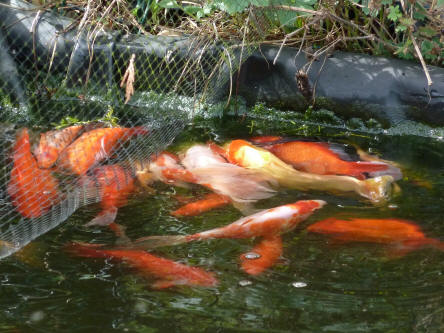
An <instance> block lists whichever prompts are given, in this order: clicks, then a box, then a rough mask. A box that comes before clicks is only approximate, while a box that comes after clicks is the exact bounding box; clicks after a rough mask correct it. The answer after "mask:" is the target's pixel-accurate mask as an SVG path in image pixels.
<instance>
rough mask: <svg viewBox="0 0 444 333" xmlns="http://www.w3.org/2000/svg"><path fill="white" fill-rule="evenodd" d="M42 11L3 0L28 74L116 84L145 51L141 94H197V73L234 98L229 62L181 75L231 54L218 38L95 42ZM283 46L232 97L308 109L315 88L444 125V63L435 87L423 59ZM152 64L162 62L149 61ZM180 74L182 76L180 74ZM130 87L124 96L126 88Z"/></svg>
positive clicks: (243, 78) (256, 63)
mask: <svg viewBox="0 0 444 333" xmlns="http://www.w3.org/2000/svg"><path fill="white" fill-rule="evenodd" d="M2 3H3V4H7V6H2V5H1V4H2ZM36 15H37V9H36V8H35V7H34V6H33V5H32V4H29V3H26V2H23V1H21V0H0V29H1V30H0V31H3V34H4V36H5V38H6V40H7V44H8V54H9V58H11V59H12V60H14V61H15V64H16V65H17V64H20V68H21V71H20V72H22V73H23V72H24V71H23V68H22V67H27V68H28V69H29V70H33V69H34V71H35V69H36V68H38V69H39V70H49V67H50V69H51V73H53V74H54V73H58V72H60V73H63V74H64V76H65V82H66V83H67V85H68V86H70V85H71V86H72V85H78V84H79V83H80V84H84V83H85V82H86V81H87V80H90V81H94V80H95V81H96V82H98V83H99V84H98V85H96V86H100V87H103V88H104V89H105V88H108V89H109V87H118V85H119V82H120V79H121V75H122V68H126V66H127V64H128V62H129V59H130V57H131V55H132V54H135V55H136V68H137V70H138V75H137V76H136V82H135V90H136V91H139V92H140V91H144V90H147V91H148V90H154V91H157V92H165V91H168V90H174V91H175V92H176V93H178V94H184V95H186V94H187V93H188V95H189V94H190V92H191V91H192V92H194V93H196V92H197V93H202V89H201V90H198V91H196V90H195V88H194V91H193V86H195V82H196V80H197V81H202V80H204V79H205V78H208V77H211V81H212V82H211V84H210V85H209V86H212V87H211V96H210V97H212V98H210V99H209V101H211V102H218V101H221V100H222V99H225V98H226V97H227V96H228V95H229V90H230V85H229V82H230V77H229V73H230V70H229V69H228V66H227V65H226V64H224V65H223V66H221V67H220V69H219V71H218V72H217V73H216V74H214V75H212V74H211V73H212V70H213V68H212V66H211V61H207V62H205V61H203V62H202V64H204V65H203V66H201V67H200V68H199V70H201V71H202V73H203V74H202V76H201V77H194V81H193V77H192V73H190V72H187V75H180V73H185V72H186V71H185V70H184V69H186V67H187V66H189V60H190V59H191V58H194V59H196V58H205V57H207V58H208V59H211V58H214V57H217V56H218V55H220V53H221V52H223V51H222V48H221V47H220V45H218V44H217V43H216V44H214V46H213V47H212V48H207V47H205V46H203V45H200V44H199V43H196V40H195V39H193V38H189V37H187V36H180V37H167V36H142V35H126V36H122V34H120V33H118V32H100V33H99V34H98V35H97V36H96V38H95V41H94V43H93V44H91V43H88V39H87V35H86V33H79V32H78V29H77V27H76V26H74V28H72V25H73V22H74V21H73V20H72V19H71V18H67V17H63V16H61V15H58V14H56V13H54V12H49V11H44V12H41V13H39V17H38V19H35V18H36ZM70 27H71V28H70ZM2 49H3V48H2ZM190 50H192V52H190ZM278 50H279V46H269V45H262V46H261V47H260V48H259V50H258V51H256V52H255V53H254V54H253V55H251V56H249V57H248V59H247V60H246V61H245V62H243V64H242V66H241V69H240V71H239V72H238V73H235V74H234V75H233V77H232V79H233V85H232V86H231V89H233V93H232V94H231V96H233V95H239V96H242V97H244V98H245V99H246V101H247V103H248V104H250V105H252V104H255V103H257V102H265V103H266V104H267V105H269V106H274V107H277V108H278V109H291V110H297V111H305V110H306V109H307V107H308V106H309V105H310V104H311V102H313V100H311V98H310V96H311V92H312V91H314V96H315V98H314V106H315V108H326V109H329V110H332V111H334V112H335V113H337V114H338V115H340V116H344V117H346V118H352V117H359V118H363V119H370V118H375V119H377V120H378V121H380V122H381V123H382V124H383V125H384V126H386V127H389V126H392V125H396V124H398V123H400V122H402V121H403V120H414V121H418V122H423V123H426V124H428V125H432V126H442V125H444V68H439V67H433V66H428V68H429V71H430V75H431V78H432V81H433V84H432V86H431V87H430V88H429V87H428V86H427V81H426V77H425V75H424V71H423V69H422V67H421V66H420V65H419V64H417V63H414V62H409V61H403V60H398V59H388V58H382V57H373V56H368V55H363V54H353V53H344V52H334V53H333V54H332V55H330V56H328V57H323V58H320V59H318V60H316V61H314V62H313V63H312V64H311V65H310V66H309V63H310V59H309V57H307V55H306V54H305V53H304V52H300V53H299V54H298V50H297V49H294V48H290V47H283V48H282V50H281V52H280V53H279V56H277V55H278ZM2 52H3V53H5V52H6V51H2ZM240 53H242V52H240V51H239V52H237V56H238V57H239V54H240ZM5 54H6V53H5ZM276 58H277V59H276ZM2 59H8V58H7V57H6V58H3V57H2ZM275 59H276V62H275V64H273V62H274V60H275ZM147 63H149V64H152V65H158V66H146V64H147ZM234 63H238V61H237V60H234ZM5 66H6V65H5ZM8 66H10V65H8ZM308 68H309V70H308ZM301 69H303V70H305V71H306V73H307V78H306V80H305V81H304V80H299V82H298V80H297V79H296V74H297V73H298V71H299V70H301ZM3 76H4V75H3ZM177 76H179V77H181V80H179V81H180V82H177V81H176V82H175V81H174V80H171V79H172V78H174V77H177ZM20 80H22V81H24V82H26V79H23V78H20V77H18V76H17V75H13V76H11V78H10V79H9V81H8V83H9V84H10V85H11V83H12V84H13V85H15V86H14V88H13V89H11V92H10V93H11V94H14V95H15V96H14V97H15V99H19V100H25V97H24V96H23V92H22V89H20V87H21V85H20V83H19V82H20ZM301 81H302V83H305V87H304V84H302V85H301ZM14 82H16V83H14ZM179 83H180V85H179ZM301 88H303V89H302V92H303V93H302V92H301ZM118 90H119V89H118ZM120 92H121V95H120V100H123V90H122V89H120ZM136 102H137V101H136ZM136 104H137V103H136Z"/></svg>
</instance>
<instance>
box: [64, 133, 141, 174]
mask: <svg viewBox="0 0 444 333" xmlns="http://www.w3.org/2000/svg"><path fill="white" fill-rule="evenodd" d="M147 133H148V130H147V129H145V128H144V127H133V128H124V127H112V128H96V129H93V130H91V131H89V132H85V133H83V134H82V135H80V137H78V138H77V139H76V140H75V141H74V142H73V143H71V144H70V145H69V146H68V147H66V148H65V149H64V150H63V151H62V152H61V153H60V155H59V159H58V161H57V166H58V167H59V168H61V169H62V170H67V171H69V172H72V173H74V174H77V175H83V174H85V173H86V171H88V170H89V169H90V168H91V167H92V166H94V165H95V164H97V163H98V162H100V161H102V160H104V159H105V158H108V157H109V156H110V155H111V153H112V152H113V150H114V149H115V148H116V147H117V144H118V143H119V142H121V143H123V142H125V141H127V140H129V139H130V138H131V137H132V136H134V135H142V134H147Z"/></svg>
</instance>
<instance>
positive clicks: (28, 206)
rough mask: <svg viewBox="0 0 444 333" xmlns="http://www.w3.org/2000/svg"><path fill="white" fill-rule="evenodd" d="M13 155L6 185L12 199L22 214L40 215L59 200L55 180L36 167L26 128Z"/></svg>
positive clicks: (26, 215) (27, 215)
mask: <svg viewBox="0 0 444 333" xmlns="http://www.w3.org/2000/svg"><path fill="white" fill-rule="evenodd" d="M12 157H13V161H14V166H13V168H12V171H11V176H10V180H9V183H8V188H7V191H8V194H9V196H10V197H11V202H12V204H13V205H14V206H15V208H16V209H17V211H18V212H19V213H20V214H21V215H22V216H23V217H27V218H35V217H39V216H41V215H42V214H44V213H46V212H47V211H49V209H50V208H51V206H53V205H54V204H55V203H57V202H58V201H59V198H60V197H59V192H58V181H57V179H56V178H54V177H53V175H52V174H51V172H50V171H49V170H42V169H39V168H38V166H37V161H36V160H35V158H34V156H33V155H32V154H31V144H30V142H29V134H28V130H27V129H26V128H25V129H23V130H22V131H21V132H20V133H19V135H18V137H17V140H16V142H15V144H14V148H13V156H12Z"/></svg>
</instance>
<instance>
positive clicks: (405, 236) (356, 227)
mask: <svg viewBox="0 0 444 333" xmlns="http://www.w3.org/2000/svg"><path fill="white" fill-rule="evenodd" d="M307 230H308V231H311V232H316V233H321V234H327V235H330V236H332V237H333V238H334V239H337V240H340V241H343V242H366V243H379V244H387V245H392V246H397V247H399V248H400V249H402V251H400V252H399V253H403V254H404V253H407V252H410V251H413V250H416V249H419V248H423V247H426V246H432V247H435V248H437V249H439V250H441V251H444V243H443V242H441V241H439V240H437V239H432V238H428V237H426V236H425V235H424V233H423V232H422V231H421V228H420V227H419V226H418V225H416V224H415V223H413V222H411V221H407V220H402V219H364V218H350V219H347V220H342V219H337V218H334V217H332V218H328V219H325V220H322V221H319V222H316V223H314V224H312V225H310V226H309V227H308V228H307Z"/></svg>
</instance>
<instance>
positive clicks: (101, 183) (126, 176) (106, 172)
mask: <svg viewBox="0 0 444 333" xmlns="http://www.w3.org/2000/svg"><path fill="white" fill-rule="evenodd" d="M80 183H81V184H83V185H86V186H88V191H90V192H92V193H94V192H95V191H97V190H98V192H99V196H100V198H101V202H100V206H101V208H102V211H101V212H100V213H99V215H97V216H96V217H95V218H94V219H92V220H91V221H90V222H89V223H87V224H86V225H87V226H91V225H109V224H111V223H113V222H114V220H115V218H116V215H117V209H118V208H119V207H123V206H125V205H126V203H127V197H128V195H129V194H131V193H132V192H133V191H134V190H135V184H134V177H133V176H132V175H131V173H130V172H129V171H128V170H125V169H124V168H123V167H121V166H120V165H118V164H114V165H104V166H99V167H97V168H95V169H93V170H92V175H91V176H83V178H82V179H81V181H80Z"/></svg>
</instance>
